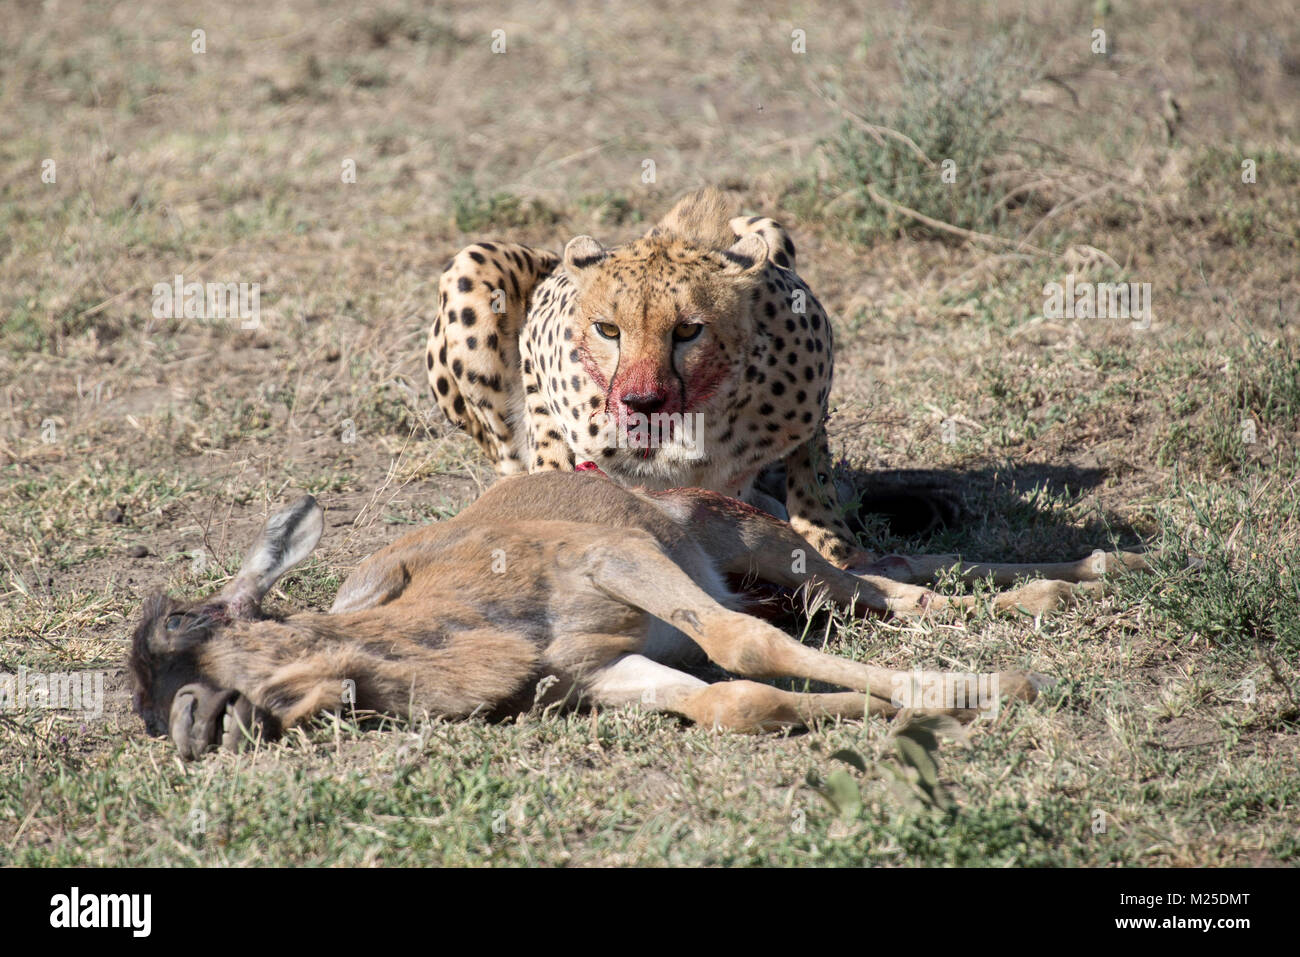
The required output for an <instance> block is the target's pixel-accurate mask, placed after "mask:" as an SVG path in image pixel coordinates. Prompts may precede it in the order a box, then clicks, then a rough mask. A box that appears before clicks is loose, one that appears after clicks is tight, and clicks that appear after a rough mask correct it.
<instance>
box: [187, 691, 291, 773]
mask: <svg viewBox="0 0 1300 957" xmlns="http://www.w3.org/2000/svg"><path fill="white" fill-rule="evenodd" d="M170 730H171V738H172V741H174V742H175V743H176V747H177V749H178V750H179V751H180V753H181V757H182V758H183V759H184V760H186V761H194V760H197V759H198V758H200V757H202V756H203V755H204V754H206V753H207V752H208V751H212V750H215V749H217V748H225V749H226V750H229V751H239V750H241V749H243V748H244V747H247V746H248V745H249V744H253V743H256V742H258V741H261V740H266V739H269V738H271V737H274V732H275V722H274V720H273V719H272V718H271V716H270V715H268V714H267V713H266V712H265V711H263V710H262V709H261V708H258V707H256V706H255V705H254V704H253V703H252V702H251V701H249V700H248V699H247V698H245V697H244V696H243V695H242V694H240V693H239V692H238V691H217V690H215V689H213V688H208V687H206V686H204V685H200V684H189V685H185V686H184V687H183V688H181V689H180V690H179V691H178V692H176V697H175V698H174V699H173V700H172V713H171V729H170Z"/></svg>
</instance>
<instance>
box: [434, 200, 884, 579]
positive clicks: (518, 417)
mask: <svg viewBox="0 0 1300 957" xmlns="http://www.w3.org/2000/svg"><path fill="white" fill-rule="evenodd" d="M439 294H440V305H439V309H438V313H437V315H436V317H435V318H434V320H433V324H432V327H431V329H430V333H429V343H428V355H427V368H428V374H429V385H430V387H431V388H432V390H433V394H434V398H435V400H436V401H437V403H438V405H439V407H440V408H441V409H442V410H443V412H444V413H445V414H446V415H447V417H448V418H449V419H450V420H451V421H452V422H453V423H454V424H456V425H459V426H461V427H462V428H464V429H465V430H466V431H467V432H468V433H469V434H470V436H471V437H473V439H474V440H475V441H476V442H477V443H478V445H479V446H480V447H481V448H482V449H483V451H484V452H485V453H486V454H487V455H488V457H489V458H490V459H491V460H492V462H493V463H494V465H495V467H496V469H497V471H498V472H499V473H500V474H502V475H510V474H514V473H520V472H539V471H546V470H560V471H572V470H574V469H575V468H578V469H582V468H591V467H593V466H594V467H596V468H598V469H600V470H601V471H603V472H604V473H605V474H607V475H608V476H610V477H611V478H613V479H614V480H615V481H616V482H618V483H619V484H622V485H625V486H633V487H642V488H646V489H649V490H664V489H670V488H680V487H697V488H703V489H708V490H710V491H713V492H717V493H720V494H723V495H728V496H731V497H734V498H738V499H741V500H743V501H746V502H748V503H751V504H754V505H757V506H759V507H762V508H764V509H765V510H767V511H769V512H774V513H776V514H777V516H778V517H780V518H788V520H789V521H790V523H791V525H793V526H794V528H795V530H796V531H797V532H798V533H799V534H800V535H802V536H803V537H804V538H806V539H807V540H808V542H809V543H810V544H812V545H813V547H814V548H816V549H817V550H818V551H819V552H821V553H822V555H824V556H825V557H826V558H827V559H829V560H830V561H832V562H834V563H835V564H837V565H840V566H846V565H847V564H849V563H850V562H854V563H856V562H857V561H858V560H859V557H860V556H861V555H862V554H863V553H861V552H859V551H858V549H857V545H856V542H855V541H854V537H853V535H852V533H851V532H850V531H849V529H848V526H847V525H846V524H845V522H844V519H843V517H842V512H841V508H840V505H839V502H838V497H837V493H836V490H835V486H834V483H833V482H832V481H831V478H830V474H829V466H830V455H829V450H828V446H827V438H826V420H827V416H828V409H827V402H828V398H829V396H830V390H831V376H832V373H833V366H834V363H833V358H832V356H833V338H832V332H831V323H830V320H829V318H828V316H827V314H826V311H825V310H824V309H823V308H822V305H821V303H819V302H818V301H817V297H816V296H814V295H813V293H812V290H810V289H809V288H808V286H807V284H806V283H805V282H804V281H803V280H802V279H801V278H800V277H799V275H798V274H797V273H796V272H795V247H794V243H793V241H792V240H791V238H790V236H789V234H788V233H787V232H786V231H785V229H783V228H782V227H781V225H780V224H779V223H777V222H776V221H774V220H772V219H768V218H765V217H757V216H753V217H732V216H731V215H730V210H729V208H728V203H727V200H726V199H725V197H724V195H723V194H722V193H721V192H720V191H719V190H716V189H712V188H706V189H702V190H699V191H696V192H694V193H691V194H689V195H687V196H685V197H683V198H682V199H681V200H680V201H678V203H677V204H676V205H675V206H674V207H673V208H672V209H671V211H669V213H668V214H667V215H666V216H665V217H664V218H663V219H662V220H661V221H660V222H659V223H658V224H657V225H655V226H654V227H653V228H652V229H650V230H649V231H648V232H647V233H646V234H645V235H644V236H642V237H640V238H638V239H635V240H633V241H631V242H628V243H625V244H623V245H620V246H614V247H611V248H606V247H604V246H602V245H601V244H600V243H599V242H597V241H596V240H595V239H593V238H592V237H590V236H578V237H577V238H575V239H572V240H570V241H569V243H568V244H567V245H566V246H565V247H564V251H563V254H562V255H560V256H556V255H554V254H553V253H550V252H547V251H545V250H540V249H534V248H531V247H529V246H524V245H520V244H518V243H510V242H496V241H493V242H478V243H474V244H473V245H470V246H467V247H466V248H465V249H463V250H461V251H460V252H459V253H457V254H456V256H455V257H454V258H453V259H452V261H451V263H450V264H449V266H448V267H447V269H446V271H445V272H444V273H443V275H442V278H441V281H440V283H439ZM778 463H780V464H783V465H784V467H785V472H786V487H787V496H786V498H787V501H786V505H785V507H784V509H782V508H781V506H780V505H779V504H778V503H775V502H774V501H772V500H771V499H770V498H769V497H768V496H766V495H764V494H763V493H762V492H761V491H759V490H758V489H757V488H756V485H755V480H756V479H757V478H758V476H759V474H760V473H761V472H762V471H763V470H764V469H765V468H767V467H769V466H773V465H776V464H778Z"/></svg>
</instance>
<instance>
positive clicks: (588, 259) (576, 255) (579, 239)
mask: <svg viewBox="0 0 1300 957" xmlns="http://www.w3.org/2000/svg"><path fill="white" fill-rule="evenodd" d="M605 255H606V253H605V247H604V246H602V245H601V244H600V243H598V242H596V240H594V239H592V238H591V237H590V236H575V237H574V238H573V239H570V240H569V242H568V245H566V246H565V247H564V271H565V272H567V273H568V274H569V278H570V279H572V280H573V281H574V282H576V283H578V284H579V285H581V284H582V277H583V274H584V273H586V272H587V270H589V269H591V268H592V267H593V266H598V265H599V264H600V263H602V262H604V260H605Z"/></svg>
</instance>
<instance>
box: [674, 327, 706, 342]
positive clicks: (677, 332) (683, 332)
mask: <svg viewBox="0 0 1300 957" xmlns="http://www.w3.org/2000/svg"><path fill="white" fill-rule="evenodd" d="M703 331H704V325H703V324H702V323H699V322H679V323H678V324H677V325H675V326H673V338H674V339H676V340H677V341H678V342H690V341H691V340H692V339H698V338H699V337H700V333H701V332H703Z"/></svg>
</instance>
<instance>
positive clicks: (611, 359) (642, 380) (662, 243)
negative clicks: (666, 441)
mask: <svg viewBox="0 0 1300 957" xmlns="http://www.w3.org/2000/svg"><path fill="white" fill-rule="evenodd" d="M767 258H768V248H767V243H766V242H764V241H763V239H762V237H761V236H758V235H756V234H753V233H751V234H748V235H746V236H744V237H743V238H741V239H740V240H738V241H737V242H736V244H735V245H733V246H732V247H731V248H730V249H726V250H718V249H706V248H703V247H701V246H697V245H694V244H692V243H690V242H686V241H683V240H680V239H673V238H666V237H653V236H652V237H647V238H645V239H639V240H636V241H634V242H631V243H628V244H626V245H624V246H619V247H616V248H613V249H608V250H607V249H605V248H604V247H602V246H601V245H600V243H598V242H597V241H596V240H594V239H592V238H591V237H590V236H579V237H577V238H576V239H573V240H571V241H570V242H569V244H568V245H567V246H566V247H565V249H564V270H565V273H566V274H567V275H568V277H569V279H570V280H571V281H572V282H573V285H574V287H575V289H574V291H575V301H574V305H573V307H572V312H571V316H572V319H571V321H572V322H573V329H574V332H575V334H576V338H577V339H578V354H579V356H580V360H581V363H582V366H583V368H584V370H585V371H586V373H587V375H588V376H590V378H591V380H592V381H593V382H594V383H596V385H597V386H598V387H599V388H600V389H601V391H602V392H603V393H604V397H605V402H604V410H603V411H604V412H605V414H606V416H607V418H610V419H613V420H616V421H617V422H618V423H621V424H620V426H619V427H620V428H629V426H628V425H627V423H629V422H632V423H634V425H632V426H631V428H637V427H644V426H639V425H637V424H636V423H645V422H646V419H648V418H650V417H653V416H655V415H659V416H661V417H663V418H662V419H661V420H660V421H666V422H671V420H672V417H674V416H675V415H677V414H680V413H697V412H698V413H702V414H703V415H704V416H706V418H707V416H708V415H709V413H710V412H711V411H718V410H719V408H720V405H721V403H723V402H726V401H727V400H728V399H729V398H732V397H734V395H735V393H736V384H737V383H738V381H739V378H740V375H741V373H742V371H743V369H744V362H745V356H746V354H747V352H748V351H749V350H750V349H751V348H752V343H753V337H754V335H755V327H756V322H755V320H754V317H753V315H752V313H751V310H752V308H753V303H754V298H755V293H756V290H757V289H758V288H759V285H760V283H761V277H762V274H763V271H764V268H765V267H766V265H767ZM642 416H644V417H646V418H640V417H642Z"/></svg>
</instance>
